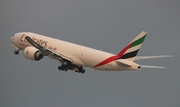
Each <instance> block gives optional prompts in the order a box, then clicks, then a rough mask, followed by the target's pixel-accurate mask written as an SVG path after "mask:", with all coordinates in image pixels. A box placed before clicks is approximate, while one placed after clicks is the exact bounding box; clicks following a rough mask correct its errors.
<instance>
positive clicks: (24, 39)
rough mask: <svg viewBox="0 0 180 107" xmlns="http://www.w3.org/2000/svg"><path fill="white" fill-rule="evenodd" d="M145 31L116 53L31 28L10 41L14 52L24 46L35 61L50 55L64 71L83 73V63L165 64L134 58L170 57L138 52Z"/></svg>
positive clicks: (116, 67) (109, 67) (108, 67)
mask: <svg viewBox="0 0 180 107" xmlns="http://www.w3.org/2000/svg"><path fill="white" fill-rule="evenodd" d="M146 35H147V32H145V31H142V32H141V33H140V34H139V35H138V36H137V37H136V38H135V39H134V40H132V41H131V42H130V43H129V44H128V45H127V46H126V47H124V48H123V49H122V50H121V51H120V52H119V53H118V54H116V55H114V54H112V53H108V52H104V51H101V50H96V49H93V48H89V47H85V46H81V45H78V44H74V43H70V42H66V41H62V40H59V39H54V38H51V37H47V36H43V35H39V34H35V33H31V32H20V33H16V34H15V35H14V36H13V37H11V42H12V45H13V47H15V48H16V51H14V54H18V53H19V51H20V50H23V51H24V56H25V57H26V58H28V59H31V60H35V61H39V60H40V59H42V58H43V57H44V56H48V57H50V58H52V59H56V60H58V61H60V63H61V66H59V67H58V69H59V70H63V71H67V70H75V71H76V72H79V73H84V72H85V70H84V68H83V67H90V68H94V69H97V70H103V71H121V70H140V69H141V67H147V68H163V67H159V66H142V65H139V64H137V63H135V62H134V61H135V60H140V59H151V58H160V57H171V56H169V55H160V56H136V55H137V53H138V51H139V49H140V48H141V45H142V43H143V41H144V39H145V37H146Z"/></svg>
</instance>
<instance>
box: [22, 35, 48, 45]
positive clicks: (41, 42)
mask: <svg viewBox="0 0 180 107" xmlns="http://www.w3.org/2000/svg"><path fill="white" fill-rule="evenodd" d="M26 36H27V35H26V34H23V35H22V36H21V38H20V41H21V42H24V43H27V42H28V41H27V40H26V38H25V37H26ZM31 39H32V40H33V41H34V42H36V43H37V44H40V45H41V46H44V47H47V44H48V41H44V40H42V39H38V38H35V37H34V36H33V37H31Z"/></svg>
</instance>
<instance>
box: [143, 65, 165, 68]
mask: <svg viewBox="0 0 180 107" xmlns="http://www.w3.org/2000/svg"><path fill="white" fill-rule="evenodd" d="M141 68H165V67H161V66H151V65H141Z"/></svg>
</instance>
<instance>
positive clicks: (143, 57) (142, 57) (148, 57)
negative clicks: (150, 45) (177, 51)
mask: <svg viewBox="0 0 180 107" xmlns="http://www.w3.org/2000/svg"><path fill="white" fill-rule="evenodd" d="M164 57H172V55H159V56H136V57H135V59H134V60H141V59H154V58H164Z"/></svg>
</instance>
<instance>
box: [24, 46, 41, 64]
mask: <svg viewBox="0 0 180 107" xmlns="http://www.w3.org/2000/svg"><path fill="white" fill-rule="evenodd" d="M24 56H25V57H26V58H28V59H31V60H35V61H39V60H40V59H42V58H43V54H42V53H41V52H40V51H39V50H38V49H37V48H35V47H26V48H25V49H24Z"/></svg>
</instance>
